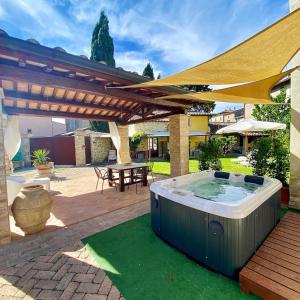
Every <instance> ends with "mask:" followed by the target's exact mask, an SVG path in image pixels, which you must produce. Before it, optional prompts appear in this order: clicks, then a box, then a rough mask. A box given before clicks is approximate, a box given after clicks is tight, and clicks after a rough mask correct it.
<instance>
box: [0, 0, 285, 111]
mask: <svg viewBox="0 0 300 300" xmlns="http://www.w3.org/2000/svg"><path fill="white" fill-rule="evenodd" d="M102 10H104V11H105V12H106V14H107V16H108V18H109V22H110V23H109V26H110V34H111V36H112V38H113V40H114V46H115V60H116V66H117V67H122V68H123V69H125V70H128V71H136V72H138V73H139V74H141V73H142V71H143V68H144V67H145V65H146V64H147V62H150V63H151V64H152V65H153V67H154V71H155V74H156V75H157V74H158V73H161V76H162V77H164V76H167V75H170V74H173V73H176V72H178V71H182V70H184V69H186V68H189V67H192V66H194V65H196V64H199V63H201V62H204V61H206V60H208V59H210V58H212V57H214V56H216V55H218V54H220V53H222V52H224V51H225V50H228V49H230V48H232V47H233V46H235V45H236V44H238V43H240V42H242V41H243V40H245V39H247V38H248V37H250V36H251V35H253V34H255V33H257V32H258V31H260V30H262V29H263V28H265V27H266V26H268V25H270V24H272V23H274V22H275V21H276V20H278V19H280V18H282V17H283V16H285V15H286V14H288V12H289V6H288V0H251V1H249V0H172V1H171V0H169V1H167V0H140V1H138V0H103V1H101V0H0V28H1V29H3V30H5V31H6V32H7V33H8V34H9V35H10V36H14V37H18V38H21V39H28V38H34V39H36V40H38V41H39V43H40V44H42V45H45V46H48V47H56V46H59V47H62V48H64V49H65V50H66V51H67V52H69V53H72V54H76V55H79V54H85V55H86V56H88V57H89V56H90V41H91V34H92V31H93V28H94V26H95V24H96V22H97V21H98V19H99V15H100V12H101V11H102ZM240 107H241V106H240V105H236V104H235V105H229V104H227V103H217V107H216V109H215V111H216V112H217V111H221V110H223V109H227V108H240Z"/></svg>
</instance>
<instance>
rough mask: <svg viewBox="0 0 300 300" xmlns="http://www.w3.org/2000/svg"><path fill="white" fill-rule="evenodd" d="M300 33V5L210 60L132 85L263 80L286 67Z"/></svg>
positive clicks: (299, 40) (215, 83)
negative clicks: (169, 74)
mask: <svg viewBox="0 0 300 300" xmlns="http://www.w3.org/2000/svg"><path fill="white" fill-rule="evenodd" d="M299 36H300V9H297V10H295V11H294V12H293V13H291V14H289V15H288V16H286V17H284V18H283V19H281V20H279V21H277V22H276V23H274V24H273V25H271V26H269V27H267V28H266V29H264V30H263V31H261V32H259V33H257V34H256V35H254V36H252V37H251V38H249V39H248V40H246V41H244V42H243V43H241V44H239V45H237V46H236V47H234V48H232V49H230V50H228V51H227V52H225V53H223V54H221V55H219V56H216V57H215V58H213V59H211V60H209V61H207V62H204V63H202V64H199V65H196V66H195V67H193V68H190V69H187V70H185V71H182V72H179V73H176V74H174V75H171V76H167V77H165V78H161V79H158V80H153V81H149V82H145V83H142V84H137V85H131V86H129V87H131V88H136V87H154V86H170V85H189V84H190V85H201V84H207V85H211V84H214V85H218V84H237V83H245V82H251V81H257V80H261V79H264V78H267V77H270V76H273V75H275V74H278V73H280V72H281V71H282V70H283V68H284V67H285V66H286V65H287V63H288V62H289V61H290V60H291V58H292V57H293V56H294V55H295V54H296V53H297V51H298V50H299V49H300V39H299ZM183 47H188V45H183Z"/></svg>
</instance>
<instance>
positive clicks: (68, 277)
mask: <svg viewBox="0 0 300 300" xmlns="http://www.w3.org/2000/svg"><path fill="white" fill-rule="evenodd" d="M74 275H75V273H66V274H65V276H64V277H63V278H62V279H61V280H60V282H59V283H58V285H57V286H56V289H57V290H62V291H63V290H64V289H65V288H66V287H67V286H68V284H69V283H70V281H71V280H72V278H73V277H74Z"/></svg>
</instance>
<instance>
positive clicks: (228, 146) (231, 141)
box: [215, 135, 238, 155]
mask: <svg viewBox="0 0 300 300" xmlns="http://www.w3.org/2000/svg"><path fill="white" fill-rule="evenodd" d="M215 139H216V140H218V141H220V144H221V147H222V150H223V154H224V155H226V154H227V153H230V152H231V151H232V150H233V148H234V146H235V145H236V144H237V142H238V140H237V137H236V136H233V135H229V136H220V137H216V138H215Z"/></svg>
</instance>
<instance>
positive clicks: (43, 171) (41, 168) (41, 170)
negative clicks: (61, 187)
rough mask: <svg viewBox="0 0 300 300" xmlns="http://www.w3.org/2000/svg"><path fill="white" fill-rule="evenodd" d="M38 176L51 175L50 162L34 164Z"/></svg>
mask: <svg viewBox="0 0 300 300" xmlns="http://www.w3.org/2000/svg"><path fill="white" fill-rule="evenodd" d="M34 166H35V168H36V170H37V173H38V176H39V177H49V178H51V177H52V167H53V166H52V164H51V163H47V164H44V165H34Z"/></svg>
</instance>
